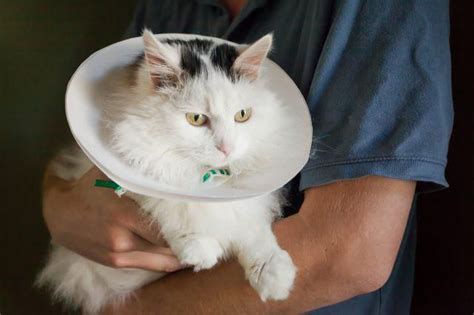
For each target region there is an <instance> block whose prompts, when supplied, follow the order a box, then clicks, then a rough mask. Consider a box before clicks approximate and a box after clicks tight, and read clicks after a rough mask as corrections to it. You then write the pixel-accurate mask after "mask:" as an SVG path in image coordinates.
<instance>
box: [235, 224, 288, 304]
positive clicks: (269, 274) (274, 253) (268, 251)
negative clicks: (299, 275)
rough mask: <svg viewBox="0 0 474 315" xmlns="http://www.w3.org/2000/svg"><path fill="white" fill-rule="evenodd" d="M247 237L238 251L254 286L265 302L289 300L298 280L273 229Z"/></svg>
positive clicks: (248, 277)
mask: <svg viewBox="0 0 474 315" xmlns="http://www.w3.org/2000/svg"><path fill="white" fill-rule="evenodd" d="M246 234H247V235H246V236H245V238H243V239H242V240H240V244H239V245H238V246H236V247H237V251H238V252H237V257H238V259H239V262H240V264H241V265H242V266H243V268H244V270H245V275H246V277H247V279H248V280H249V282H250V284H251V285H252V287H253V288H254V289H255V290H257V292H258V293H259V295H260V298H261V299H262V300H263V301H265V300H267V299H272V300H284V299H286V298H287V297H288V295H289V293H290V290H291V288H292V287H293V282H294V280H295V276H296V267H295V265H294V264H293V261H292V260H291V257H290V255H288V253H287V252H286V251H284V250H283V249H281V248H280V247H279V246H278V243H277V241H276V238H275V236H274V235H273V233H272V231H271V228H270V227H268V228H266V229H264V231H260V232H259V233H246Z"/></svg>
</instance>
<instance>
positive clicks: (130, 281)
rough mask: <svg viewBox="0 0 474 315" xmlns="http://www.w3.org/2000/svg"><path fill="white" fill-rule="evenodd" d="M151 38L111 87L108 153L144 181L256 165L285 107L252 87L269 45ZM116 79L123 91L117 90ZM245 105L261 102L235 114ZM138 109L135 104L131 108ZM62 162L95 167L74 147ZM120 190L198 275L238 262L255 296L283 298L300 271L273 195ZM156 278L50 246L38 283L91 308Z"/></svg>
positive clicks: (189, 180)
mask: <svg viewBox="0 0 474 315" xmlns="http://www.w3.org/2000/svg"><path fill="white" fill-rule="evenodd" d="M150 36H151V34H149V33H147V32H146V33H145V35H144V39H145V58H144V59H143V60H141V61H140V62H138V63H137V65H135V66H134V67H129V68H127V69H123V70H121V71H122V72H120V71H119V72H118V73H117V74H116V79H115V80H116V81H114V80H111V81H110V82H112V89H113V90H115V92H114V95H112V96H111V97H109V99H108V100H107V101H106V102H104V104H105V105H104V117H106V118H105V121H104V135H105V138H106V139H105V141H107V142H108V144H109V145H110V147H111V149H112V150H114V151H115V152H116V153H117V154H118V155H120V156H121V157H123V158H124V160H126V161H127V162H128V163H130V164H131V165H133V166H135V167H136V168H137V170H139V171H141V172H143V173H144V174H147V175H149V176H154V177H157V178H160V179H161V180H163V181H164V182H167V183H170V184H179V185H183V186H186V187H193V186H195V185H201V184H202V183H201V182H200V181H201V178H202V174H203V171H204V170H206V169H208V168H209V167H226V168H227V169H229V170H230V171H231V173H232V174H236V175H238V176H234V178H235V179H237V178H238V177H239V176H241V177H244V176H245V174H246V172H252V171H255V170H258V169H259V168H260V167H264V163H265V161H266V159H265V155H267V154H272V151H273V150H274V149H275V147H276V146H278V145H282V143H279V142H278V139H281V131H280V130H279V129H280V127H281V126H276V127H275V120H277V121H282V125H283V126H284V123H283V120H284V114H285V110H286V109H285V108H284V107H283V106H281V105H280V104H278V102H277V101H276V100H275V99H274V98H273V95H272V94H271V93H268V92H266V90H264V87H263V85H258V84H259V83H258V82H259V80H258V70H259V69H258V68H259V67H260V64H261V62H262V60H263V59H264V58H265V56H266V54H267V52H268V49H269V48H270V44H271V38H270V39H269V38H268V37H267V38H266V39H265V37H264V38H263V39H262V40H260V41H258V42H257V43H255V44H254V45H252V46H250V48H248V49H246V50H245V51H243V52H239V51H237V50H236V49H235V48H233V47H232V46H228V45H224V46H222V45H221V46H219V45H215V44H212V43H210V42H205V41H203V42H199V41H198V42H194V43H192V44H190V43H186V42H182V41H181V42H180V41H175V42H168V43H167V44H166V45H163V44H159V43H157V42H156V40H154V39H153V38H152V37H150ZM268 40H270V41H269V42H268ZM173 49H174V50H175V51H174V52H173ZM176 50H177V52H176ZM190 54H191V55H190ZM196 58H197V59H196ZM223 78H225V79H223ZM117 80H118V81H117ZM110 82H109V83H110ZM123 84H125V86H128V88H129V89H128V92H127V93H124V92H123V91H122V92H120V90H123V87H124V85H123ZM118 87H120V89H119V88H118ZM150 88H151V89H150ZM262 89H263V90H262ZM206 91H207V92H206ZM243 91H245V93H243ZM246 99H247V100H246ZM252 99H253V100H254V102H261V104H262V105H258V106H254V107H252V108H251V110H248V109H246V110H245V111H244V110H241V108H242V106H249V105H251V104H250V103H249V100H252ZM239 102H244V104H239ZM134 103H135V104H137V103H138V104H140V105H136V106H135V107H133V106H131V105H130V104H134ZM157 104H160V105H158V106H157ZM234 106H235V108H234ZM272 106H273V108H272ZM243 108H244V109H245V108H246V107H243ZM188 112H191V113H193V114H192V115H188V114H186V113H188ZM249 112H251V114H252V118H250V119H249V118H248V116H249V114H248V113H249ZM201 113H205V115H204V114H202V115H203V116H199V115H201ZM234 113H235V115H234ZM229 115H230V116H231V117H230V118H231V119H232V120H231V119H228V118H229V117H228V116H229ZM184 116H186V118H187V120H188V121H186V119H184ZM203 117H204V118H203ZM251 119H253V121H252V120H251ZM203 120H205V123H202V124H201V122H202V121H203ZM247 120H248V122H247ZM206 123H207V124H206ZM71 150H72V151H71ZM193 151H194V152H193ZM60 157H61V158H60V159H57V161H56V162H53V165H52V166H53V167H52V169H53V170H54V172H55V173H56V175H57V176H59V177H62V178H64V179H67V180H73V179H77V178H79V177H81V176H82V175H83V174H84V172H85V171H87V170H88V169H89V168H90V167H91V166H92V164H91V163H90V161H89V160H88V159H87V158H86V157H85V156H84V155H83V154H82V152H80V149H78V148H72V149H69V150H65V151H64V152H63V153H62V154H61V155H60ZM71 165H74V167H71ZM177 166H178V167H177ZM237 183H238V182H237V181H235V182H234V184H237ZM226 184H227V185H232V184H233V182H232V180H230V181H229V182H228V183H226ZM127 195H128V196H129V197H131V198H133V199H134V200H135V201H137V203H138V204H139V205H140V207H141V208H142V210H143V211H144V214H145V215H146V216H147V217H148V218H151V219H152V220H153V221H156V222H157V223H159V225H160V228H161V230H160V233H161V235H162V236H163V238H164V239H165V240H166V241H167V242H168V244H169V246H170V247H171V249H172V251H173V252H174V253H175V254H176V255H177V257H178V258H179V260H180V261H181V262H182V263H184V264H188V265H191V266H192V267H193V268H194V269H195V270H196V271H198V270H202V269H209V268H211V267H213V266H214V265H215V264H216V263H217V262H218V261H219V260H222V259H225V258H226V257H235V258H237V259H238V261H239V262H240V264H241V265H242V267H243V268H244V270H245V274H246V277H247V278H248V279H249V281H250V284H251V285H252V286H253V287H254V288H255V289H256V290H257V291H258V293H259V294H260V297H261V298H262V299H263V300H265V299H285V298H286V297H287V296H288V294H289V291H290V290H291V287H292V284H293V281H294V277H295V273H296V268H295V267H294V265H293V263H292V260H291V258H290V256H289V255H288V254H287V253H286V252H285V251H284V250H282V249H280V248H279V246H278V244H277V242H276V239H275V237H274V235H273V233H272V230H271V224H272V222H273V221H274V219H275V218H276V217H278V216H279V215H280V210H281V209H280V208H281V205H282V202H283V199H282V198H281V195H280V192H274V193H270V194H266V195H262V196H259V197H256V198H252V199H247V200H242V201H233V202H223V203H206V202H188V201H179V200H164V199H156V198H150V197H146V196H141V195H137V194H132V193H127ZM163 275H164V273H157V272H151V271H144V270H138V269H114V268H110V267H106V266H103V265H100V264H97V263H95V262H92V261H90V260H88V259H86V258H84V257H81V256H79V255H78V254H76V253H73V252H71V251H69V250H67V249H65V248H62V247H60V246H55V247H54V248H53V251H52V253H51V256H50V259H49V261H48V264H47V266H46V267H45V269H44V270H43V271H42V273H41V274H40V276H39V278H38V282H39V283H40V284H42V285H48V286H50V287H52V288H53V290H54V293H55V296H56V297H57V298H59V299H60V300H63V301H65V302H67V303H69V304H70V305H72V306H76V307H78V306H79V307H82V308H83V310H84V311H86V312H88V313H95V312H97V311H98V310H100V308H101V307H102V306H103V305H104V304H105V303H117V302H120V301H121V300H122V299H123V298H125V297H127V296H129V295H130V294H131V293H132V292H133V291H134V290H135V289H137V288H139V287H141V286H143V285H145V284H147V283H149V282H151V281H153V280H156V279H158V278H160V277H162V276H163Z"/></svg>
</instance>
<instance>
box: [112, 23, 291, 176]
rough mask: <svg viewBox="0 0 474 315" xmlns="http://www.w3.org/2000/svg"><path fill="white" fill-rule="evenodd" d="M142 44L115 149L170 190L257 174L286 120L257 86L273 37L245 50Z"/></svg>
mask: <svg viewBox="0 0 474 315" xmlns="http://www.w3.org/2000/svg"><path fill="white" fill-rule="evenodd" d="M143 41H144V47H145V53H144V57H143V58H142V60H141V61H140V63H139V64H138V67H135V70H134V71H136V73H135V74H134V80H133V88H132V90H133V93H131V94H130V95H132V96H131V97H128V98H127V99H128V101H127V102H128V103H129V104H127V106H126V107H125V108H123V110H122V111H121V112H122V115H121V119H120V122H119V123H117V124H116V125H115V128H114V130H113V138H114V139H115V140H114V147H115V148H116V149H117V150H118V151H120V153H122V155H123V156H125V158H127V159H128V160H129V162H131V163H132V164H134V165H137V166H139V167H140V168H141V169H142V171H143V172H146V173H149V174H152V175H155V176H157V177H161V178H162V179H164V180H166V181H169V182H171V181H173V176H174V178H176V176H183V174H182V173H186V174H189V175H190V176H194V173H195V172H197V173H199V172H202V169H206V168H218V167H227V168H229V169H230V170H231V172H233V173H234V174H236V173H244V172H245V171H253V170H255V169H259V168H261V167H262V165H261V163H265V161H266V160H267V159H266V157H268V154H271V152H270V151H271V148H272V146H274V145H276V143H275V140H276V137H280V135H279V133H278V132H277V130H278V129H279V126H278V125H279V124H280V122H281V121H282V120H283V119H284V112H283V110H282V108H281V104H280V103H279V102H278V100H277V99H276V98H275V97H274V95H273V94H272V93H271V92H270V91H269V90H268V89H267V88H266V87H265V85H264V80H262V78H260V72H261V71H260V70H261V67H262V63H263V61H264V59H265V58H266V56H267V54H268V52H269V51H270V49H271V45H272V36H271V35H266V36H264V37H262V38H260V39H259V40H257V41H256V42H255V43H253V44H251V45H249V46H247V47H245V48H238V47H237V46H233V45H228V44H216V43H214V42H212V41H209V40H201V39H195V40H188V41H186V40H163V41H158V40H157V39H156V38H155V37H154V36H153V34H152V33H151V32H149V31H147V30H145V31H144V34H143ZM173 168H174V169H176V170H174V171H173V170H172V169H173ZM191 174H193V175H191ZM184 176H186V175H184Z"/></svg>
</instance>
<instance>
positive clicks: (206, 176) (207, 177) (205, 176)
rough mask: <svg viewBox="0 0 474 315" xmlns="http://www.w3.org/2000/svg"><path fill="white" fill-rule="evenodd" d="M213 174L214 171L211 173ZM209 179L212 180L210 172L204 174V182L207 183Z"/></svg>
mask: <svg viewBox="0 0 474 315" xmlns="http://www.w3.org/2000/svg"><path fill="white" fill-rule="evenodd" d="M211 172H212V171H211ZM209 178H211V174H210V173H209V172H207V173H206V174H204V176H203V177H202V182H203V183H205V182H207V181H208V180H209Z"/></svg>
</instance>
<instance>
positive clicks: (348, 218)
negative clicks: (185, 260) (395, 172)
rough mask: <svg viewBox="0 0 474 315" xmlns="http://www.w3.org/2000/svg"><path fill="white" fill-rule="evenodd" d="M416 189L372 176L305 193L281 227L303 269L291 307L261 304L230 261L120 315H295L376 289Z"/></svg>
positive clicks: (175, 278) (143, 296)
mask: <svg viewBox="0 0 474 315" xmlns="http://www.w3.org/2000/svg"><path fill="white" fill-rule="evenodd" d="M414 185H415V184H414V183H410V182H403V181H396V180H389V179H382V178H368V179H361V180H357V181H352V182H344V183H337V184H333V185H327V186H326V187H321V188H317V189H314V192H312V193H310V194H306V196H305V202H304V204H303V206H302V208H301V209H300V212H299V213H298V214H297V215H294V216H292V217H289V218H287V219H284V220H281V221H279V222H277V223H276V224H275V227H274V232H275V234H276V236H277V238H278V242H279V244H280V245H281V247H282V248H283V249H285V250H287V251H288V252H289V254H290V255H291V257H292V258H293V260H294V262H295V264H296V266H297V267H298V273H297V279H296V282H295V285H294V289H293V291H292V292H291V294H290V297H289V298H288V299H287V300H285V301H279V302H275V301H267V302H266V303H263V302H261V301H260V299H259V297H258V295H257V293H256V292H254V291H253V289H252V288H251V287H250V285H249V284H248V283H247V281H246V280H245V279H244V273H243V271H242V269H241V267H240V266H239V265H238V264H237V263H235V262H230V263H224V264H222V265H221V266H219V267H217V268H214V269H212V270H210V271H204V272H199V273H193V272H192V271H190V270H186V271H181V272H178V273H175V274H172V275H169V276H167V277H165V278H163V279H161V280H159V281H157V282H155V283H152V284H150V285H149V286H147V287H145V288H143V289H141V290H139V291H138V292H137V295H136V296H137V299H131V300H130V301H129V302H128V303H127V304H125V305H123V306H120V307H119V308H117V309H115V310H114V311H115V312H117V313H123V314H134V313H137V312H139V311H140V312H144V313H156V311H157V310H159V311H160V313H163V314H181V313H184V314H185V313H192V314H222V313H225V314H234V313H246V314H262V313H272V314H278V313H282V314H294V313H301V312H304V311H308V310H311V309H316V308H319V307H322V306H326V305H330V304H334V303H337V302H340V301H343V300H346V299H349V298H351V297H353V296H356V295H359V294H363V293H367V292H370V291H372V290H375V289H377V288H378V287H380V286H381V285H383V283H384V282H385V280H386V278H387V277H388V275H389V274H390V271H391V268H392V266H393V263H394V260H395V257H396V253H397V251H398V247H399V245H400V242H401V239H402V236H403V231H404V228H405V225H406V221H407V217H408V212H409V209H410V205H411V202H412V196H413V191H414ZM111 310H113V309H112V308H111V309H109V310H108V311H109V312H110V311H111Z"/></svg>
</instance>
